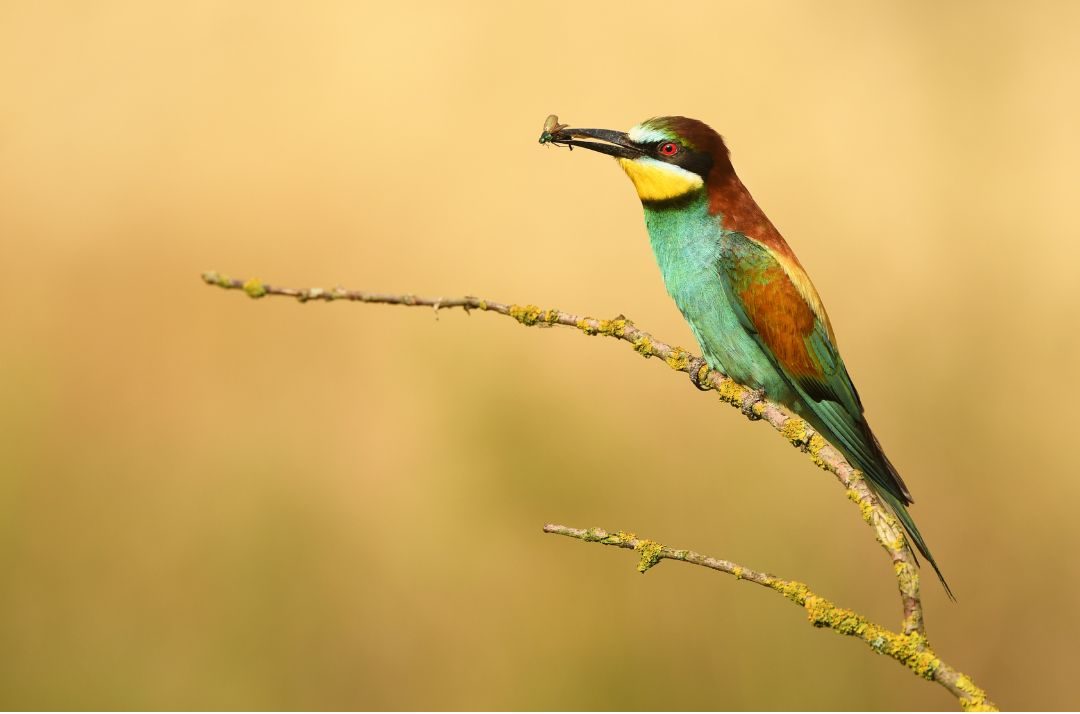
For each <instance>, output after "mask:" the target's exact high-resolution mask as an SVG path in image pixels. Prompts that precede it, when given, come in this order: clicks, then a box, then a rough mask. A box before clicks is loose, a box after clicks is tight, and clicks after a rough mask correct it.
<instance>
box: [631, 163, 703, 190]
mask: <svg viewBox="0 0 1080 714" xmlns="http://www.w3.org/2000/svg"><path fill="white" fill-rule="evenodd" d="M618 162H619V165H620V166H622V169H623V171H625V172H626V175H627V176H629V177H630V180H631V181H633V182H634V188H635V189H637V195H638V198H640V199H641V200H642V201H666V200H668V199H671V198H677V197H679V196H682V195H683V194H684V193H689V192H690V191H696V190H697V189H699V188H701V187H702V186H704V185H705V182H704V181H703V180H702V179H701V177H700V176H698V175H697V174H695V173H694V172H693V171H687V170H686V169H684V168H682V167H680V166H675V165H674V164H667V163H664V162H663V161H657V160H656V159H652V158H648V157H646V158H640V159H618Z"/></svg>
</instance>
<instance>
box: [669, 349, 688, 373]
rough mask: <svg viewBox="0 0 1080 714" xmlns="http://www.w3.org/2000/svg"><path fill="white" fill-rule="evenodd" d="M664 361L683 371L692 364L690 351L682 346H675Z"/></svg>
mask: <svg viewBox="0 0 1080 714" xmlns="http://www.w3.org/2000/svg"><path fill="white" fill-rule="evenodd" d="M664 361H665V362H667V365H668V367H671V368H672V369H675V370H678V371H680V372H681V371H683V370H684V369H687V368H688V367H689V366H690V353H689V352H687V351H686V350H684V349H682V348H681V347H673V348H672V350H671V352H670V353H668V356H667V358H665V359H664Z"/></svg>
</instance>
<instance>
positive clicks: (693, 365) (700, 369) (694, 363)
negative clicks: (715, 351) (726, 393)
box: [686, 357, 712, 392]
mask: <svg viewBox="0 0 1080 714" xmlns="http://www.w3.org/2000/svg"><path fill="white" fill-rule="evenodd" d="M686 368H687V371H688V372H690V382H691V383H693V385H694V386H695V387H697V388H698V389H700V390H701V391H703V392H707V391H709V390H710V389H712V387H711V386H710V385H708V384H705V383H704V380H706V379H708V378H709V363H708V362H706V361H705V358H704V357H695V358H694V359H692V360H690V363H689V364H687V365H686ZM702 373H704V376H702Z"/></svg>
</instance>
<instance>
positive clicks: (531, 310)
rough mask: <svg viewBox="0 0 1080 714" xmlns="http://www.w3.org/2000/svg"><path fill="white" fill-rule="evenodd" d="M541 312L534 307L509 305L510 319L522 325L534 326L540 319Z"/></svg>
mask: <svg viewBox="0 0 1080 714" xmlns="http://www.w3.org/2000/svg"><path fill="white" fill-rule="evenodd" d="M541 313H542V311H541V310H540V308H538V307H537V306H536V305H525V306H522V305H511V306H510V317H512V318H514V319H515V320H517V321H518V322H520V323H521V324H522V325H535V324H536V323H537V321H538V320H539V319H540V315H541Z"/></svg>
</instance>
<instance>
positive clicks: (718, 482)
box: [0, 2, 1080, 709]
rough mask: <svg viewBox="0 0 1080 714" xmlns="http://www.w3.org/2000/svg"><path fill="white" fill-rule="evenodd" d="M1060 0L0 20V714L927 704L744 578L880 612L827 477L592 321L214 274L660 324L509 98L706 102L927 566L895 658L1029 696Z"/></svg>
mask: <svg viewBox="0 0 1080 714" xmlns="http://www.w3.org/2000/svg"><path fill="white" fill-rule="evenodd" d="M1078 30H1080V6H1077V5H1072V4H1068V3H1061V2H1029V3H1020V2H991V3H979V2H961V3H952V4H940V3H931V2H911V3H902V4H887V3H878V4H865V3H858V2H828V3H824V4H822V3H816V4H814V5H813V6H811V5H808V4H802V3H761V4H750V5H748V4H745V3H728V2H725V3H714V4H700V5H697V4H694V5H691V4H687V5H680V6H669V7H662V6H658V5H657V4H655V3H652V4H647V3H640V2H629V3H627V2H620V3H610V4H607V5H601V6H589V7H587V8H582V9H581V10H580V11H578V10H573V11H571V10H570V9H567V8H563V7H561V6H545V5H535V4H534V5H522V6H511V5H506V4H502V3H494V2H491V3H486V4H479V3H474V4H470V5H467V6H461V5H452V4H450V5H448V4H440V3H408V2H406V3H397V4H382V5H373V4H371V5H369V4H362V3H350V2H338V3H334V2H324V3H317V4H314V5H311V6H304V5H301V4H297V3H262V2H234V3H228V4H222V3H215V2H194V3H187V4H182V5H179V4H167V3H140V2H126V3H125V2H100V3H49V2H45V3H18V2H15V3H5V4H4V5H2V6H0V71H2V72H3V75H4V76H5V80H4V86H5V89H4V92H3V95H2V96H0V241H2V246H3V260H2V261H0V305H3V307H2V309H0V316H2V317H0V321H2V323H0V328H2V334H3V337H2V338H0V374H2V377H0V405H2V406H0V566H2V571H3V573H4V577H3V579H2V580H0V641H2V642H3V648H2V653H0V706H2V707H3V708H16V709H40V708H45V709H53V708H58V709H68V708H90V709H128V708H134V709H156V708H168V709H189V708H191V709H200V708H224V709H230V708H242V709H251V708H255V709H263V708H265V709H335V708H348V709H367V708H390V709H414V708H419V709H430V708H434V709H456V708H479V709H488V708H496V709H505V708H510V709H547V708H554V709H561V708H585V709H591V708H617V709H640V708H646V709H652V708H657V709H684V708H691V709H697V708H704V709H716V708H718V709H739V708H751V709H777V708H779V709H786V708H795V709H803V708H808V709H818V708H825V709H833V708H835V709H864V708H866V709H908V708H914V709H927V708H929V709H940V708H948V707H952V706H954V704H955V702H953V701H952V700H950V698H949V697H948V695H947V693H945V692H944V690H942V689H940V688H939V687H937V686H935V685H932V684H929V683H924V682H919V681H917V680H915V679H914V678H913V677H912V676H911V675H910V674H909V673H908V672H906V671H904V670H903V669H902V668H901V667H899V666H897V665H896V664H895V663H894V662H891V661H889V660H886V659H884V658H881V657H876V656H874V655H873V654H872V653H871V652H870V651H869V650H867V649H866V648H865V647H864V646H863V645H861V644H859V643H857V642H855V641H853V640H849V639H845V638H841V637H837V636H835V635H833V634H831V633H828V632H822V631H816V630H814V629H812V628H810V627H807V626H806V624H805V616H804V615H803V613H801V612H800V611H799V610H798V609H797V608H794V607H792V606H791V605H790V604H789V603H786V602H784V601H783V600H782V599H780V598H777V597H775V596H773V595H771V594H769V593H767V592H764V591H761V590H760V589H758V588H755V587H754V586H752V585H748V584H746V583H739V582H735V581H734V580H732V579H730V578H725V577H722V576H720V575H717V574H715V573H709V572H707V571H705V570H703V569H698V568H690V567H684V566H680V565H678V564H671V563H669V564H664V565H662V566H660V567H658V568H656V569H655V570H653V571H651V572H650V573H649V574H648V576H647V577H641V576H639V575H638V574H637V573H636V572H635V570H634V565H635V559H634V556H633V555H632V554H628V553H623V552H618V551H612V550H602V549H600V548H598V547H596V546H588V545H584V544H581V543H575V542H572V541H569V540H565V539H560V538H556V537H553V536H544V535H542V534H541V533H540V526H541V525H542V524H543V523H545V522H547V521H557V522H562V523H566V524H568V525H573V526H593V525H599V526H602V527H605V528H608V529H625V530H633V531H636V532H637V533H639V534H641V535H643V536H647V537H650V538H654V539H657V540H660V541H662V542H664V543H668V544H671V545H673V546H678V547H689V548H694V549H696V550H699V551H702V552H705V553H709V554H711V555H716V556H718V557H724V558H729V559H732V560H736V561H738V562H742V563H744V564H745V565H747V566H750V567H755V568H760V569H764V570H769V571H772V572H776V573H778V574H782V575H784V576H786V577H790V578H796V579H800V580H805V581H807V582H808V583H810V584H811V585H812V586H813V587H814V588H816V589H817V590H818V591H819V592H821V593H822V594H824V595H827V596H829V597H832V598H834V599H835V600H837V601H838V602H840V603H841V604H844V605H846V606H849V607H854V608H856V609H859V610H860V611H862V612H865V613H866V614H868V615H870V616H872V617H873V618H875V619H877V620H879V621H881V622H883V623H886V624H889V625H896V623H898V622H899V619H900V614H901V613H900V612H899V607H898V599H897V597H896V593H895V583H894V581H892V579H891V570H890V568H889V564H888V562H887V560H886V558H884V557H883V555H882V553H881V552H880V549H879V548H878V547H877V546H876V545H875V543H874V542H873V540H872V538H871V535H870V533H869V532H868V531H867V530H866V528H865V526H864V525H863V524H862V523H861V521H860V519H859V517H858V512H857V510H856V509H855V508H853V507H852V506H851V504H850V503H848V502H847V501H846V499H845V498H844V497H843V492H842V491H841V490H840V488H839V487H838V486H837V484H836V483H835V481H834V480H833V479H832V478H831V477H830V476H829V475H828V474H825V473H823V472H821V471H818V470H817V469H815V468H814V467H813V466H812V464H811V463H810V462H809V461H808V460H807V459H806V457H805V456H803V455H800V454H799V453H797V452H796V451H795V450H793V449H790V448H788V447H786V446H785V445H784V444H783V443H782V442H781V441H780V440H779V439H778V438H777V437H776V435H775V434H773V433H771V431H770V430H769V429H768V428H767V427H764V426H762V425H751V424H748V423H747V422H746V420H744V419H742V418H741V417H739V415H738V414H737V413H735V412H734V411H733V410H731V409H729V408H727V407H725V406H723V405H721V404H719V403H718V402H717V401H716V399H715V396H709V395H702V394H700V393H698V392H697V391H696V390H694V389H692V388H691V387H690V386H689V385H688V384H687V380H686V378H685V375H678V374H675V373H673V372H671V371H670V370H667V369H664V368H662V365H660V364H658V363H646V362H644V361H643V360H641V359H640V358H639V357H637V356H636V355H634V354H633V352H632V351H631V350H630V349H629V348H628V347H627V346H626V345H624V344H618V343H614V342H613V341H610V340H604V339H601V338H594V339H588V338H585V337H583V336H581V335H580V334H576V333H575V332H574V331H572V330H559V329H552V330H546V331H541V330H539V329H528V330H526V329H522V328H520V327H518V326H516V325H514V324H513V323H512V322H511V321H509V320H506V319H504V318H496V317H492V316H489V315H483V314H476V313H473V314H472V315H471V316H466V315H465V314H456V313H451V312H443V313H440V314H439V315H438V316H436V315H434V314H433V313H432V311H430V310H419V309H408V310H406V309H402V308H393V307H381V306H365V305H347V304H334V305H323V304H309V305H299V304H295V303H292V302H289V301H282V300H277V299H274V300H264V301H262V302H258V303H256V302H253V301H250V300H247V299H245V298H243V296H241V295H238V294H225V293H223V292H221V291H219V290H216V289H210V288H207V287H205V286H203V285H202V284H201V283H200V281H199V277H198V276H199V274H200V272H201V271H203V270H206V269H211V268H213V269H217V270H221V271H224V272H227V273H230V274H233V275H237V276H244V277H253V276H257V277H260V278H262V279H264V280H266V281H268V282H271V283H280V284H290V285H296V286H301V287H304V286H310V285H321V286H325V287H332V286H333V285H335V284H338V283H340V284H343V285H346V286H348V287H353V288H360V289H369V290H383V291H397V292H415V293H420V294H431V295H458V294H472V295H482V296H485V297H489V298H492V299H497V300H505V301H513V302H523V303H524V302H529V303H537V304H540V305H542V306H544V307H559V308H563V309H568V310H572V311H575V312H581V313H586V314H590V315H595V316H599V317H610V316H613V315H616V314H618V313H623V314H625V315H628V316H629V317H631V318H632V319H634V320H635V322H636V323H637V324H639V325H640V326H642V327H644V328H645V329H648V330H650V331H652V332H653V333H654V334H656V335H657V336H658V337H660V338H662V339H665V340H668V341H671V342H674V343H677V344H681V345H684V346H687V347H690V346H693V341H692V338H691V336H690V334H689V331H688V330H687V328H686V327H685V325H684V324H683V323H682V321H681V317H680V316H679V314H678V312H677V310H676V309H675V308H674V306H673V305H672V304H671V302H670V300H669V299H668V298H667V296H666V295H665V294H664V290H663V286H662V285H661V281H660V277H659V274H658V271H657V269H656V267H655V265H654V264H653V261H652V257H651V255H650V253H649V247H648V242H647V239H646V236H645V230H644V226H643V225H642V219H641V214H640V208H639V206H638V205H637V201H636V198H635V197H634V194H633V190H632V188H631V186H630V184H629V182H628V181H627V180H626V179H625V177H623V176H622V175H621V172H620V171H619V170H618V169H617V167H616V166H614V165H613V164H612V163H611V162H609V161H607V160H604V159H603V158H602V157H599V156H596V155H592V154H588V153H587V152H573V153H572V154H571V153H569V152H565V151H560V150H556V149H553V148H551V147H540V146H538V145H537V142H536V138H537V136H538V134H539V131H540V125H541V122H542V121H543V119H544V117H545V116H546V115H547V114H548V113H551V112H556V113H558V114H559V115H560V117H561V118H562V120H563V121H566V122H570V123H572V124H576V125H587V126H601V127H609V128H628V127H629V126H631V125H632V124H634V123H636V122H637V121H639V120H641V119H643V118H645V117H648V116H651V115H657V114H673V113H680V114H686V115H689V116H694V117H699V118H701V119H704V120H706V121H708V122H709V123H711V124H712V125H713V126H714V127H716V128H717V129H718V130H720V131H721V132H722V133H724V134H725V136H726V137H727V139H728V143H729V145H730V146H731V147H732V151H733V158H734V161H735V164H736V167H737V169H738V170H739V172H740V174H741V175H742V177H743V179H744V180H745V181H746V183H747V184H748V185H749V187H750V189H751V190H752V191H753V192H754V194H755V196H756V197H757V199H758V200H759V202H761V203H762V204H763V206H764V208H765V210H766V211H767V212H768V213H769V215H770V216H771V217H772V219H773V220H774V222H775V223H776V224H777V225H778V226H779V228H780V230H781V231H782V232H783V233H784V234H785V235H786V236H787V238H788V240H789V242H790V243H791V244H792V246H793V247H794V248H795V250H796V251H797V252H798V254H799V256H800V258H801V260H802V262H803V264H804V265H805V266H806V268H807V270H808V271H809V272H810V274H811V275H812V276H813V278H814V281H815V283H816V285H817V287H818V290H819V291H820V293H821V294H822V297H823V298H824V300H825V303H826V305H827V306H828V308H829V311H830V315H831V317H832V321H833V324H834V326H835V327H836V330H837V333H838V335H839V339H840V344H841V346H842V348H843V353H844V355H845V359H846V361H847V363H848V365H849V368H850V370H851V372H852V374H853V376H854V378H855V381H856V383H857V384H858V386H859V389H860V392H861V394H862V397H863V400H864V402H865V403H866V405H867V408H868V414H869V417H870V419H871V422H872V423H873V424H874V428H875V431H876V432H877V433H878V435H879V437H880V438H881V440H882V442H883V443H884V444H885V446H886V449H887V451H888V453H889V455H890V457H891V458H892V460H893V462H894V463H895V464H896V465H897V466H898V467H899V469H900V471H901V473H903V475H904V478H905V480H906V481H907V483H908V485H909V486H910V487H911V488H912V491H913V492H914V494H915V496H916V500H917V503H916V506H915V507H914V510H913V515H914V516H915V518H916V520H917V521H918V523H919V524H920V527H921V529H922V531H923V533H924V534H925V535H926V537H927V539H928V541H929V542H930V544H931V545H932V547H933V549H934V552H935V554H936V555H937V557H938V559H939V561H940V562H941V564H942V567H943V568H944V570H945V572H946V574H947V575H948V576H949V579H950V582H951V583H952V584H953V586H954V588H955V590H956V592H957V595H958V597H959V603H958V604H952V603H950V602H948V601H947V599H946V598H945V596H944V593H943V592H942V590H941V589H940V588H939V587H938V585H937V583H935V582H934V581H933V577H932V575H930V576H929V577H927V578H926V579H925V590H926V606H927V621H928V624H929V628H930V634H931V638H932V641H933V643H934V645H935V647H936V648H937V650H938V652H939V654H940V655H941V656H943V657H944V658H946V659H947V660H948V661H949V662H950V663H952V664H954V665H955V666H956V667H958V668H960V669H961V670H963V671H965V672H967V673H968V674H970V675H971V676H973V677H974V678H975V679H976V681H978V682H979V683H980V684H982V685H983V686H985V687H987V688H988V690H989V691H990V693H991V695H992V696H993V697H994V699H995V700H996V701H997V702H998V703H999V704H1001V705H1003V706H1006V707H1009V708H1016V709H1058V708H1075V707H1077V706H1078V705H1080V701H1078V700H1077V699H1076V697H1075V694H1074V691H1075V690H1074V689H1073V684H1074V680H1075V671H1076V668H1077V665H1078V664H1080V662H1078V660H1077V655H1076V650H1075V639H1076V636H1077V633H1078V629H1080V615H1078V611H1077V608H1076V597H1075V591H1076V590H1075V589H1076V587H1077V586H1078V585H1080V573H1078V570H1077V566H1076V555H1075V554H1076V550H1077V547H1078V546H1080V536H1078V534H1077V530H1076V528H1075V525H1074V511H1075V506H1074V504H1075V503H1076V497H1077V495H1078V491H1080V484H1078V480H1077V478H1076V476H1077V470H1078V469H1077V466H1076V463H1077V462H1076V457H1075V455H1074V453H1073V451H1074V449H1073V446H1074V444H1073V443H1072V438H1074V437H1073V434H1072V432H1071V430H1070V427H1071V423H1072V422H1073V421H1075V420H1074V419H1073V418H1072V417H1071V415H1070V413H1069V410H1070V409H1071V408H1072V406H1073V404H1074V401H1075V397H1076V395H1077V391H1078V390H1077V387H1078V381H1080V379H1078V377H1077V372H1076V365H1077V363H1078V360H1080V336H1078V331H1077V325H1078V324H1080V297H1078V293H1077V277H1076V264H1077V260H1078V259H1080V248H1078V243H1077V240H1076V236H1077V234H1078V229H1080V221H1078V220H1077V218H1076V212H1075V201H1076V185H1077V184H1076V178H1075V171H1076V166H1077V165H1078V163H1080V140H1078V138H1077V131H1076V127H1077V124H1078V118H1080V116H1078V115H1080V94H1078V93H1077V91H1076V88H1075V82H1076V76H1077V71H1078V69H1080V67H1078V64H1080V45H1078V44H1077V43H1076V36H1077V31H1078Z"/></svg>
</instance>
